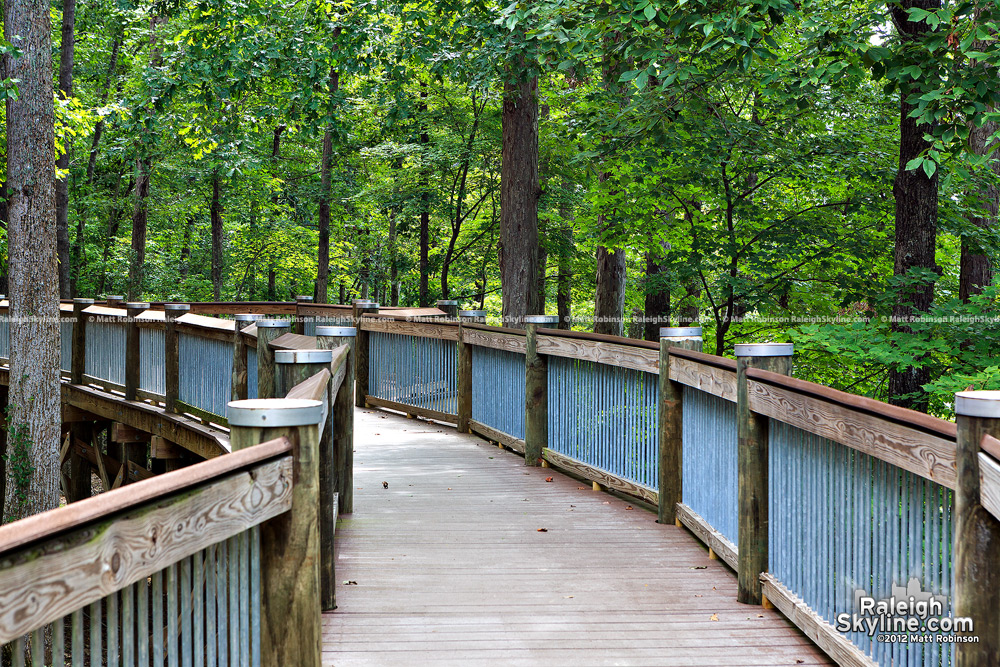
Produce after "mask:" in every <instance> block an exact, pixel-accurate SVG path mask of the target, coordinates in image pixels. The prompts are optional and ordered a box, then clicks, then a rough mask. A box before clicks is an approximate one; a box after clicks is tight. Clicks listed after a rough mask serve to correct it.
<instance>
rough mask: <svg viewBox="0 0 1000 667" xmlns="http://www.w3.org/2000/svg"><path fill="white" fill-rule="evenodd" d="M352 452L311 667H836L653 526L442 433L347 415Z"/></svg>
mask: <svg viewBox="0 0 1000 667" xmlns="http://www.w3.org/2000/svg"><path fill="white" fill-rule="evenodd" d="M355 436H356V437H355V443H356V444H355V448H356V451H355V455H354V456H355V459H354V462H355V512H354V514H353V515H351V516H343V517H341V522H340V524H339V526H338V531H337V540H338V549H339V552H338V559H337V579H338V586H337V600H338V604H339V607H338V609H337V611H335V612H333V613H331V614H326V615H324V618H323V640H324V649H323V651H324V652H323V661H324V664H325V665H337V666H338V667H350V666H353V665H378V666H382V665H408V666H414V665H434V666H442V667H445V666H450V665H455V666H459V665H463V666H465V665H498V666H508V665H509V666H516V665H543V666H545V667H554V666H556V665H651V666H656V667H668V666H674V665H676V666H681V665H685V666H692V667H694V666H702V665H729V666H732V667H751V666H767V667H772V666H775V667H776V666H779V665H828V664H832V663H831V662H830V661H829V659H828V658H827V657H826V656H825V654H823V653H822V651H820V650H819V649H818V648H817V647H816V646H815V645H813V644H812V643H811V642H810V641H809V640H808V639H806V638H805V636H804V635H803V634H802V633H801V632H799V631H798V630H797V629H796V628H794V627H793V626H792V625H791V624H790V623H789V622H788V621H787V620H785V619H784V617H782V616H781V615H780V614H779V613H778V612H776V611H766V610H764V609H762V608H760V607H751V606H746V605H741V604H738V603H737V602H736V578H735V575H734V574H733V573H732V572H731V571H729V570H728V569H727V568H726V566H725V565H723V564H722V563H721V562H720V561H716V560H709V558H708V554H707V551H706V550H705V549H704V548H703V547H702V546H701V545H700V543H698V542H697V541H696V540H695V539H694V538H693V537H692V536H691V535H690V534H689V533H688V532H687V531H686V530H683V529H678V528H675V527H674V526H661V525H659V524H657V523H656V521H655V515H654V514H653V513H651V512H649V511H646V510H643V509H641V508H639V507H635V508H634V509H629V508H630V507H633V506H630V504H629V503H628V502H626V501H623V500H620V499H618V498H615V497H613V496H611V495H608V494H605V493H597V492H594V491H592V490H591V489H590V485H589V484H586V483H581V482H577V481H575V480H573V479H571V478H569V477H566V476H564V475H561V474H559V473H556V472H554V471H552V470H548V469H541V468H526V467H524V464H523V459H521V458H520V457H519V456H517V455H516V454H513V453H510V452H506V451H503V450H500V449H498V448H497V447H495V446H491V445H489V444H488V443H486V442H485V441H483V440H480V439H479V438H477V437H472V436H466V435H459V434H456V432H455V430H454V429H453V428H450V427H445V426H440V425H436V424H433V423H428V422H424V421H415V420H409V419H406V418H404V417H401V416H396V415H394V414H391V413H386V412H378V411H374V410H358V411H357V414H356V426H355ZM547 477H551V478H552V482H546V478H547ZM383 482H388V485H389V486H388V489H386V488H383V484H382V483H383ZM540 529H545V530H544V532H542V531H540ZM345 582H350V583H345Z"/></svg>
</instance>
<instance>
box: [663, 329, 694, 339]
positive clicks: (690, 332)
mask: <svg viewBox="0 0 1000 667" xmlns="http://www.w3.org/2000/svg"><path fill="white" fill-rule="evenodd" d="M660 338H701V327H660Z"/></svg>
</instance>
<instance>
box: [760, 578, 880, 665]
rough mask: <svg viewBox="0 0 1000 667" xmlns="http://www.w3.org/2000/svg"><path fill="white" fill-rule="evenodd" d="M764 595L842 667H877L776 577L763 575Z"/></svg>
mask: <svg viewBox="0 0 1000 667" xmlns="http://www.w3.org/2000/svg"><path fill="white" fill-rule="evenodd" d="M760 580H761V585H762V587H763V591H764V595H765V596H766V597H767V599H768V601H770V602H771V603H773V604H774V606H775V607H777V608H778V610H779V611H780V612H781V613H782V614H784V615H785V618H787V619H788V620H790V621H791V622H792V623H794V624H795V625H796V626H797V627H798V628H799V629H800V630H802V632H804V633H805V634H806V636H807V637H809V639H811V640H813V641H814V642H816V645H817V646H819V647H820V648H821V649H823V650H824V651H825V652H826V654H827V655H829V656H830V657H831V658H833V659H834V660H835V661H836V663H837V664H838V665H840V666H841V667H878V666H877V665H876V663H875V662H873V661H872V660H871V659H870V658H869V657H868V656H866V655H865V654H864V653H862V652H861V649H859V648H858V647H857V646H855V645H854V644H852V643H851V642H850V641H849V640H848V639H847V638H846V637H844V636H843V635H842V634H840V633H839V632H837V631H836V630H834V629H833V626H832V625H830V624H829V623H827V622H826V621H824V620H823V619H822V618H821V617H820V616H819V614H817V613H816V612H814V611H813V610H812V609H810V608H809V607H808V605H806V603H805V602H804V601H803V600H802V599H801V598H799V597H797V596H796V595H795V594H794V593H792V592H791V591H790V590H788V589H787V588H786V587H785V586H784V585H783V584H782V583H781V582H779V581H778V580H777V579H775V578H774V575H771V574H769V573H766V572H765V573H763V574H761V575H760Z"/></svg>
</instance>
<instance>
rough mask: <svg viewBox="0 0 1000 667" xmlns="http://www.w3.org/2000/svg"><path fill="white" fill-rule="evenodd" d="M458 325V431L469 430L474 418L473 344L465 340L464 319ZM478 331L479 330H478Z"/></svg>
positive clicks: (456, 410) (464, 431) (466, 431)
mask: <svg viewBox="0 0 1000 667" xmlns="http://www.w3.org/2000/svg"><path fill="white" fill-rule="evenodd" d="M464 319H466V318H460V319H459V325H458V332H459V333H458V369H457V370H458V372H457V375H458V384H457V388H458V397H457V399H456V404H457V407H456V408H455V412H456V413H458V432H459V433H468V432H469V420H470V419H472V353H473V349H472V345H470V344H469V342H468V341H466V340H465V327H464V322H463V320H464ZM476 333H478V332H476Z"/></svg>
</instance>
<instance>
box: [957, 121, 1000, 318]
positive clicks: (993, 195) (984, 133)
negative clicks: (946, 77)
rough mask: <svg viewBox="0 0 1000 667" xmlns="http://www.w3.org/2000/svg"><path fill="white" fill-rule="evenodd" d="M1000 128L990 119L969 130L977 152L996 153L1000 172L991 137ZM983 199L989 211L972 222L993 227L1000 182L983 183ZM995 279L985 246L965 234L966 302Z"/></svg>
mask: <svg viewBox="0 0 1000 667" xmlns="http://www.w3.org/2000/svg"><path fill="white" fill-rule="evenodd" d="M998 129H1000V124H998V123H996V122H993V121H989V122H986V123H983V126H982V127H972V128H971V129H970V131H969V148H971V149H972V152H973V153H975V154H976V155H987V154H992V156H993V162H992V164H991V165H990V168H991V169H992V171H993V173H994V174H996V175H1000V161H998V159H1000V151H998V150H997V144H993V145H989V144H988V142H989V138H990V137H991V136H993V134H994V133H995V132H996V131H997V130H998ZM978 195H979V199H980V202H981V203H982V206H983V208H984V209H985V213H986V215H985V216H983V217H979V216H973V217H971V218H970V222H972V224H974V225H976V226H977V227H980V228H982V229H989V228H990V227H992V226H993V225H995V224H996V220H997V213H998V203H1000V201H998V200H1000V190H998V189H997V187H996V185H993V184H989V185H985V186H983V187H982V188H981V189H980V190H979V192H978ZM992 283H993V264H992V263H991V262H990V257H989V255H988V254H986V252H985V249H984V248H983V247H982V246H981V245H980V244H979V243H976V242H975V241H974V240H972V239H968V238H965V237H963V238H962V259H961V268H960V270H959V280H958V294H959V297H960V298H961V299H962V301H963V302H966V303H968V301H969V297H971V296H973V295H975V294H980V293H981V292H982V291H983V288H984V287H988V286H989V285H991V284H992Z"/></svg>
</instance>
